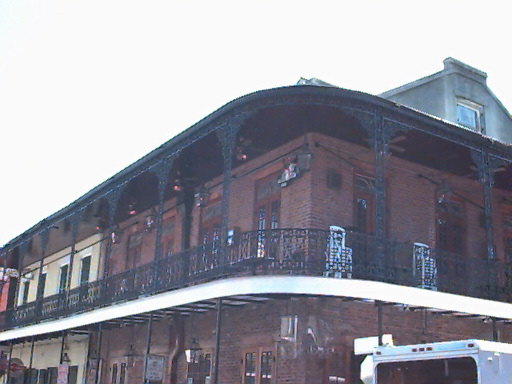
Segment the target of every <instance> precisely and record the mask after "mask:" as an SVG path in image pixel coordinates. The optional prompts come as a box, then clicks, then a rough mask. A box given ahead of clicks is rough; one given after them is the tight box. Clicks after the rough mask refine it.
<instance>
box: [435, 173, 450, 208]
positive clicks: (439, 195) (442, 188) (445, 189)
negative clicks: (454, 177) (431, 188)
mask: <svg viewBox="0 0 512 384" xmlns="http://www.w3.org/2000/svg"><path fill="white" fill-rule="evenodd" d="M452 194H453V188H452V187H451V186H450V185H449V184H448V182H447V181H446V179H442V180H441V183H439V184H438V186H437V187H436V199H437V202H438V203H439V204H443V203H447V202H448V201H449V200H450V199H451V197H452Z"/></svg>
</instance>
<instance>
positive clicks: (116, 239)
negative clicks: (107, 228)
mask: <svg viewBox="0 0 512 384" xmlns="http://www.w3.org/2000/svg"><path fill="white" fill-rule="evenodd" d="M122 236H123V231H122V230H121V229H119V227H118V226H117V225H116V226H115V227H114V228H113V230H112V234H111V239H112V244H119V243H120V242H121V237H122Z"/></svg>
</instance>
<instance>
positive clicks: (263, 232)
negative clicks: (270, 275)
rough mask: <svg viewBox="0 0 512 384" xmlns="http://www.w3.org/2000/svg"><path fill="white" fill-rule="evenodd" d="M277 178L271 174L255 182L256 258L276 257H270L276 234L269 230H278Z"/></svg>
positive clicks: (278, 189)
mask: <svg viewBox="0 0 512 384" xmlns="http://www.w3.org/2000/svg"><path fill="white" fill-rule="evenodd" d="M278 176H279V175H278V174H272V175H270V176H267V177H265V178H263V179H261V180H258V181H257V182H256V187H255V190H256V196H255V209H254V222H255V225H254V226H255V228H256V229H257V230H258V243H257V244H258V245H257V246H258V249H257V256H258V257H275V256H276V255H272V250H271V247H272V244H271V243H272V241H273V239H274V240H275V237H276V236H275V235H276V233H275V232H274V231H269V230H271V229H277V228H279V217H280V211H281V187H280V186H279V184H278V182H277V177H278ZM273 232H274V233H273ZM277 237H278V236H277Z"/></svg>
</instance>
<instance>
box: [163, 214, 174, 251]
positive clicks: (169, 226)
mask: <svg viewBox="0 0 512 384" xmlns="http://www.w3.org/2000/svg"><path fill="white" fill-rule="evenodd" d="M161 245H162V254H163V255H164V256H170V255H171V254H172V252H173V246H174V218H173V217H171V218H169V219H166V220H164V222H163V223H162V242H161Z"/></svg>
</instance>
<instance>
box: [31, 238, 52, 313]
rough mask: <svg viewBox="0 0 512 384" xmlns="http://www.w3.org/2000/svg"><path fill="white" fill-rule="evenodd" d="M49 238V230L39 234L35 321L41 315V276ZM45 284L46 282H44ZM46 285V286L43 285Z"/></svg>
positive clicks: (42, 287)
mask: <svg viewBox="0 0 512 384" xmlns="http://www.w3.org/2000/svg"><path fill="white" fill-rule="evenodd" d="M49 237H50V229H49V228H46V229H45V230H44V231H43V232H42V233H41V262H40V263H39V276H38V278H37V288H36V300H37V301H38V303H37V307H36V313H35V319H34V320H35V321H37V320H39V319H40V317H41V315H42V313H43V302H42V298H43V297H44V285H43V284H42V282H41V276H42V274H43V268H44V258H45V257H46V246H47V245H48V239H49ZM45 283H46V281H45ZM45 285H46V284H45Z"/></svg>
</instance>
